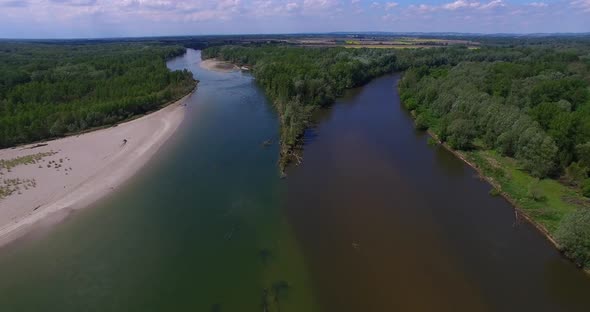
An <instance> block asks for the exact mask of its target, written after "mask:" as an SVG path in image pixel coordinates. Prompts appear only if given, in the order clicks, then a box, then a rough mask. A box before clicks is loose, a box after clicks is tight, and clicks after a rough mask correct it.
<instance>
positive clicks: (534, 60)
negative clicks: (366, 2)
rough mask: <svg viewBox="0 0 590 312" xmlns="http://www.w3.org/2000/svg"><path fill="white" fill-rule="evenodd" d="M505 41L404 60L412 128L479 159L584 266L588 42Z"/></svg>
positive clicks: (588, 227) (589, 160)
mask: <svg viewBox="0 0 590 312" xmlns="http://www.w3.org/2000/svg"><path fill="white" fill-rule="evenodd" d="M503 49H504V50H505V51H506V52H507V53H510V54H511V56H510V57H509V58H507V59H505V60H502V61H488V60H483V61H471V60H469V61H463V62H460V63H458V64H457V65H456V66H450V65H441V66H426V65H419V66H412V67H411V68H409V69H408V70H407V71H405V73H404V78H403V80H402V81H401V82H400V84H399V88H400V91H401V97H402V101H403V103H404V104H405V106H406V107H407V108H408V109H409V110H411V111H412V112H413V114H414V116H415V118H416V125H417V127H418V128H420V129H430V130H431V131H432V132H433V133H434V134H436V135H437V137H438V138H439V139H440V140H441V141H442V142H445V143H446V144H448V146H450V147H451V148H453V149H455V150H462V151H466V153H465V155H467V157H468V158H469V159H470V160H472V161H473V162H475V163H477V164H479V165H482V166H483V167H487V168H486V169H487V171H488V172H486V173H487V175H488V176H490V177H492V179H494V181H497V182H498V184H497V185H498V187H499V188H501V190H499V191H502V192H505V193H507V194H508V195H509V196H510V197H511V198H512V199H513V200H515V201H516V202H517V203H519V204H520V205H521V206H523V207H524V208H526V209H527V212H528V213H529V214H530V215H531V216H532V217H533V218H534V219H535V220H537V221H539V222H540V223H541V224H543V225H544V226H545V227H546V228H547V229H548V230H549V232H550V233H551V234H553V235H554V236H555V237H556V238H557V240H558V242H559V243H560V244H561V245H562V247H563V248H564V250H565V252H566V254H568V255H569V256H570V257H572V258H573V259H574V260H575V261H576V262H577V263H578V264H580V265H582V266H586V267H590V218H589V217H590V213H589V211H590V204H589V202H588V200H586V199H583V198H582V197H581V196H579V194H582V195H584V196H586V197H590V179H589V177H588V173H589V171H590V88H589V86H590V46H587V45H572V46H561V47H555V46H547V45H545V46H543V45H541V46H537V47H514V48H503ZM480 53H481V52H480ZM512 160H514V163H513V164H511V161H512ZM484 171H486V170H484ZM523 173H525V174H523ZM558 182H559V183H558ZM525 183H526V184H528V185H525ZM525 188H527V189H528V190H526V191H525V190H524V189H525Z"/></svg>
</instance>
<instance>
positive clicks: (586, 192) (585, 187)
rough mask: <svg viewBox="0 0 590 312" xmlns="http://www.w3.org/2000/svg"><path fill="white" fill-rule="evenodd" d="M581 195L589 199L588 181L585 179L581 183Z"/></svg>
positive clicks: (589, 183) (589, 184)
mask: <svg viewBox="0 0 590 312" xmlns="http://www.w3.org/2000/svg"><path fill="white" fill-rule="evenodd" d="M582 195H584V196H586V197H590V179H586V180H584V183H582Z"/></svg>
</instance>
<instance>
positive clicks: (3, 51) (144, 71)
mask: <svg viewBox="0 0 590 312" xmlns="http://www.w3.org/2000/svg"><path fill="white" fill-rule="evenodd" d="M184 52H185V48H183V47H180V46H161V45H157V44H151V43H145V42H144V43H87V44H84V43H79V44H52V43H26V42H1V43H0V147H9V146H14V145H17V144H22V143H28V142H33V141H38V140H43V139H48V138H53V137H60V136H63V135H65V134H69V133H75V132H80V131H84V130H86V129H89V128H93V127H99V126H104V125H112V124H115V123H117V122H120V121H122V120H125V119H128V118H130V117H132V116H135V115H139V114H144V113H146V112H149V111H152V110H155V109H157V108H159V107H160V106H162V105H163V104H166V103H168V102H170V101H172V100H175V99H178V98H180V97H181V96H183V95H185V94H186V93H188V92H189V91H190V90H192V89H193V88H194V86H195V81H194V79H193V78H192V74H191V73H190V72H188V71H186V70H185V71H175V72H171V71H169V70H168V69H167V67H166V59H168V58H171V57H174V56H178V55H181V54H183V53H184Z"/></svg>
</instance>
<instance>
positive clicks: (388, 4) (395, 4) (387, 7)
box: [385, 2, 399, 11]
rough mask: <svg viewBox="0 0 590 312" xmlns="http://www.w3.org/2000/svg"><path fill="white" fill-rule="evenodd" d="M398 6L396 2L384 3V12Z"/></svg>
mask: <svg viewBox="0 0 590 312" xmlns="http://www.w3.org/2000/svg"><path fill="white" fill-rule="evenodd" d="M398 5H399V3H397V2H386V3H385V10H387V11H389V10H391V9H393V8H395V7H397V6H398Z"/></svg>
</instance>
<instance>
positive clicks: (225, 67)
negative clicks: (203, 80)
mask: <svg viewBox="0 0 590 312" xmlns="http://www.w3.org/2000/svg"><path fill="white" fill-rule="evenodd" d="M201 67H203V68H205V69H207V70H212V71H218V72H222V73H230V72H235V71H238V70H240V68H239V67H238V66H236V65H234V64H232V63H229V62H225V61H220V60H217V59H208V60H204V61H202V62H201Z"/></svg>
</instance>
